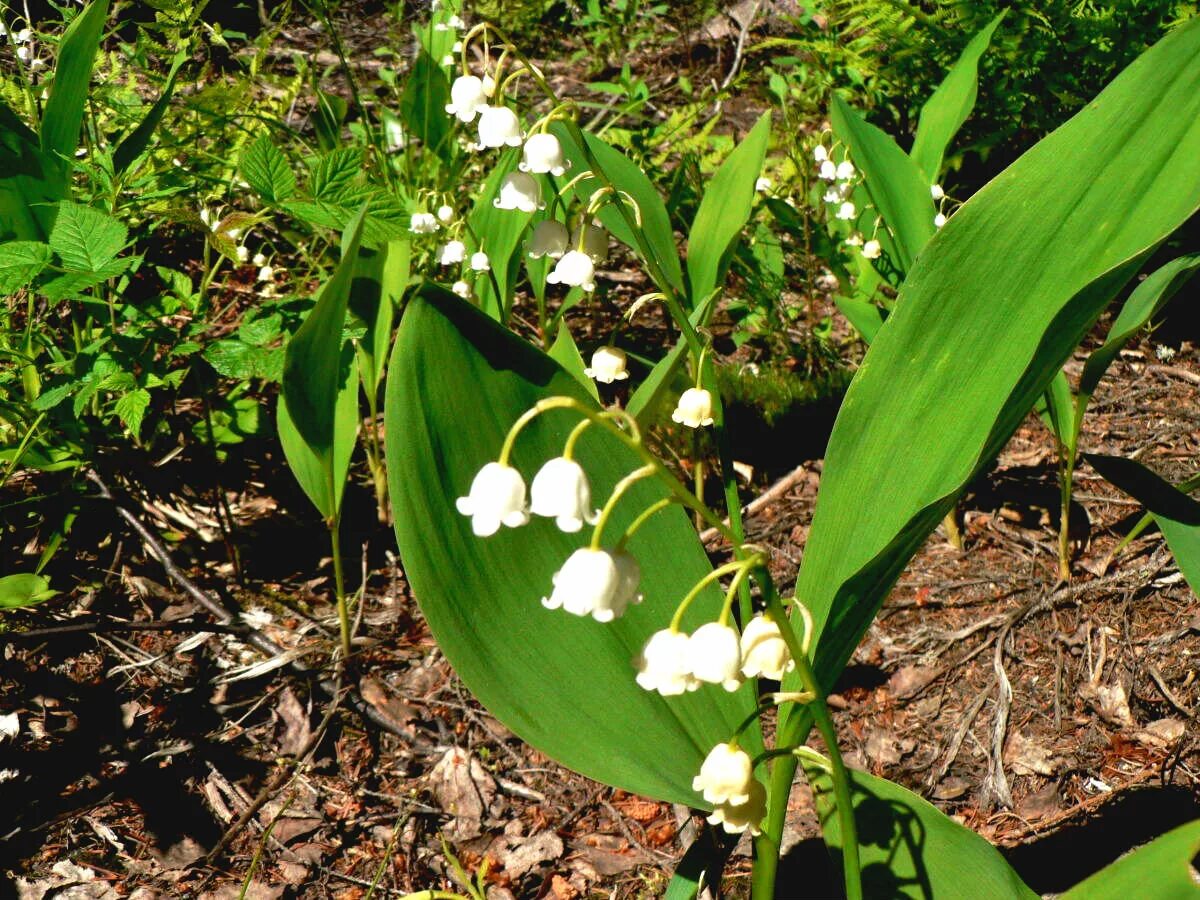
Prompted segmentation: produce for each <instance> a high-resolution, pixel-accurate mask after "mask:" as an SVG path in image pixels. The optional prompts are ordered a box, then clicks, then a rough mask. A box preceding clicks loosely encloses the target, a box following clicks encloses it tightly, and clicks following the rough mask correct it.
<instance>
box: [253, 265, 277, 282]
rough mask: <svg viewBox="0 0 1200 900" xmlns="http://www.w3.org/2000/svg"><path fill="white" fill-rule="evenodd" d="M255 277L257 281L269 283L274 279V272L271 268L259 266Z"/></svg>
mask: <svg viewBox="0 0 1200 900" xmlns="http://www.w3.org/2000/svg"><path fill="white" fill-rule="evenodd" d="M256 277H257V279H258V280H259V281H270V280H271V279H272V278H274V277H275V270H274V269H273V268H272V267H271V266H259V268H258V275H257V276H256Z"/></svg>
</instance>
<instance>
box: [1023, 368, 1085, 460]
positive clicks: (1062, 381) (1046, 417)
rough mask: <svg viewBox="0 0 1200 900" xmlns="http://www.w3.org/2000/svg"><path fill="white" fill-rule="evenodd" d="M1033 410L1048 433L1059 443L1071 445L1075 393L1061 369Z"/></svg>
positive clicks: (1072, 439) (1073, 431) (1073, 437)
mask: <svg viewBox="0 0 1200 900" xmlns="http://www.w3.org/2000/svg"><path fill="white" fill-rule="evenodd" d="M1033 411H1034V412H1036V413H1037V414H1038V416H1039V417H1040V418H1041V420H1042V423H1043V424H1044V425H1045V426H1046V427H1047V428H1048V429H1049V430H1050V433H1051V434H1053V435H1054V436H1055V437H1056V438H1058V440H1059V443H1061V444H1062V445H1063V446H1071V445H1072V442H1073V441H1074V439H1075V430H1074V422H1075V395H1074V394H1072V393H1071V382H1069V381H1067V375H1066V373H1065V372H1063V371H1062V369H1059V370H1058V372H1056V373H1055V375H1054V378H1053V379H1051V381H1050V386H1049V387H1047V388H1046V390H1045V392H1044V393H1043V394H1042V396H1041V397H1039V398H1038V401H1037V405H1036V406H1034V409H1033Z"/></svg>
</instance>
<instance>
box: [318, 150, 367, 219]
mask: <svg viewBox="0 0 1200 900" xmlns="http://www.w3.org/2000/svg"><path fill="white" fill-rule="evenodd" d="M362 170H363V159H362V151H361V150H359V149H357V148H356V147H343V148H342V149H340V150H334V151H333V152H332V153H326V154H325V155H324V156H322V157H320V158H319V159H318V160H317V161H316V163H315V164H314V165H313V168H312V179H311V180H310V181H309V184H308V190H309V193H311V194H312V196H313V199H314V200H319V201H323V202H325V203H332V204H336V205H338V206H351V205H355V204H357V203H361V202H362V197H363V191H364V189H365V188H364V185H363V184H362V183H361V181H360V180H359V176H361V175H362Z"/></svg>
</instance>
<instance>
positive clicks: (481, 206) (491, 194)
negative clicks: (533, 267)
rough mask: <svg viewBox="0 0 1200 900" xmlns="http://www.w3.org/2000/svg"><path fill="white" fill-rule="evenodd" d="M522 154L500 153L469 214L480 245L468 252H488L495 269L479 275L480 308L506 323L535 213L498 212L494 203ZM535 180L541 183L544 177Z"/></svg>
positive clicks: (470, 231)
mask: <svg viewBox="0 0 1200 900" xmlns="http://www.w3.org/2000/svg"><path fill="white" fill-rule="evenodd" d="M520 155H521V151H520V150H519V149H517V148H515V147H513V148H510V149H508V150H505V151H504V152H502V153H501V154H500V156H499V158H498V159H497V160H496V163H495V166H494V167H493V169H492V171H491V174H489V175H488V178H487V181H485V182H484V185H483V190H482V191H480V192H479V198H478V200H476V202H475V206H474V208H473V209H472V210H471V212H470V213H468V215H467V221H468V224H469V225H470V228H469V229H468V239H469V236H470V233H474V235H475V237H477V238H478V239H479V246H477V245H476V244H475V242H474V241H470V245H469V247H468V249H469V250H471V251H474V250H479V249H482V250H483V251H484V252H486V253H487V255H488V260H489V261H490V263H491V267H492V269H491V272H480V273H479V274H478V276H477V277H476V280H475V296H476V297H478V298H479V302H480V306H481V307H482V308H483V309H484V310H485V311H486V312H487V313H488V314H489V315H490V316H492V318H494V319H497V320H498V321H501V322H503V321H506V320H507V317H508V311H509V309H511V307H512V301H513V290H514V288H515V287H516V276H517V272H518V270H519V268H520V254H521V253H523V252H524V250H523V247H524V238H525V235H526V234H527V232H528V227H529V222H530V220H531V219H532V218H533V213H526V212H521V211H520V210H517V209H497V208H496V204H495V203H494V202H493V201H494V200H495V199H496V198H497V197H499V196H500V186H501V184H502V183H503V181H504V176H505V175H507V174H508V173H509V172H512V171H514V170H515V169H516V167H517V160H518V159H519V158H520ZM534 177H535V178H538V179H539V180H541V176H537V175H535V176H534ZM496 285H498V286H499V288H500V296H499V297H497V296H496Z"/></svg>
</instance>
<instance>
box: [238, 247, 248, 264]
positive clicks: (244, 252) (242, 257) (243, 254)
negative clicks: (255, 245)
mask: <svg viewBox="0 0 1200 900" xmlns="http://www.w3.org/2000/svg"><path fill="white" fill-rule="evenodd" d="M236 252H237V261H238V262H240V263H244V262H249V261H250V248H249V247H247V246H246V245H245V244H238V246H237V251H236Z"/></svg>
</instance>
